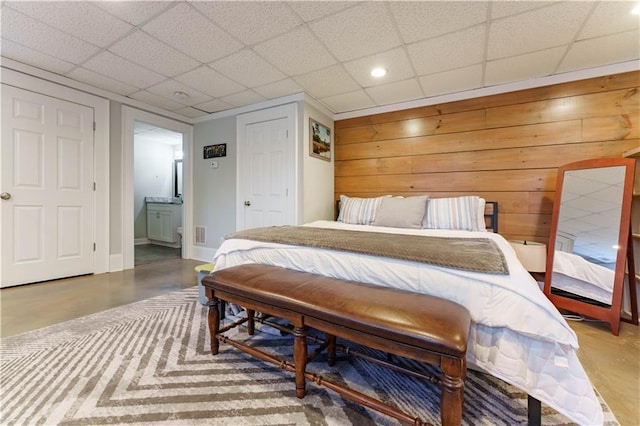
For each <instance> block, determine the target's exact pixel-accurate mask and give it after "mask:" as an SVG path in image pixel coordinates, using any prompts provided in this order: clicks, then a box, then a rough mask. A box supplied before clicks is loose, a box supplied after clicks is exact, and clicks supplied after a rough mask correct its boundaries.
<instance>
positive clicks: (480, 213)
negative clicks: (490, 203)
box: [477, 197, 487, 231]
mask: <svg viewBox="0 0 640 426" xmlns="http://www.w3.org/2000/svg"><path fill="white" fill-rule="evenodd" d="M478 201H479V202H478V229H477V230H478V231H486V230H487V224H486V222H485V221H484V209H485V207H486V205H487V202H486V201H485V199H484V198H482V197H481V198H479V199H478Z"/></svg>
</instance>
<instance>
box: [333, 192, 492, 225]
mask: <svg viewBox="0 0 640 426" xmlns="http://www.w3.org/2000/svg"><path fill="white" fill-rule="evenodd" d="M339 214H340V200H336V217H335V220H338V215H339ZM484 223H485V226H486V227H487V231H489V232H495V233H498V202H497V201H486V202H485V205H484Z"/></svg>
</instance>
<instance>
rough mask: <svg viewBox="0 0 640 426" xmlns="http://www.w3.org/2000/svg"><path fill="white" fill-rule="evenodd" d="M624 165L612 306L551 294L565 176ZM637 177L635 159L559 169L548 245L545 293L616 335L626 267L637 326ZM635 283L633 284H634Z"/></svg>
mask: <svg viewBox="0 0 640 426" xmlns="http://www.w3.org/2000/svg"><path fill="white" fill-rule="evenodd" d="M615 166H624V167H625V175H624V187H623V193H622V210H621V218H620V229H619V233H618V246H619V247H620V249H619V250H618V253H617V256H616V269H615V274H614V282H613V296H612V300H611V306H609V307H603V306H597V305H592V304H590V303H586V302H582V301H579V300H576V299H572V298H570V297H566V296H562V295H559V294H552V293H551V277H552V271H553V254H554V253H555V245H556V235H557V232H558V220H559V213H560V203H561V201H562V187H563V184H564V176H565V173H566V172H568V171H572V170H585V169H593V168H601V167H615ZM634 175H635V160H634V159H632V158H598V159H594V160H583V161H578V162H575V163H571V164H566V165H564V166H562V167H559V168H558V178H557V184H556V193H555V201H554V203H553V214H552V219H551V234H550V238H549V244H548V253H547V268H546V271H547V272H546V274H545V280H544V294H545V295H546V296H547V298H548V299H549V300H550V301H551V302H552V303H553V304H554V305H555V306H556V307H557V308H559V309H566V310H568V311H571V312H574V313H577V314H581V315H585V316H587V317H589V318H594V319H599V320H602V321H605V322H607V323H609V326H610V327H611V331H612V333H613V334H614V335H616V336H617V335H618V333H619V330H620V320H621V307H622V294H623V287H624V276H625V270H626V268H625V266H626V265H627V264H628V266H629V277H630V279H629V287H630V290H632V291H630V295H631V297H630V299H631V311H632V317H633V319H632V321H630V322H635V324H637V323H638V313H637V312H638V307H637V300H636V293H635V291H636V289H635V270H634V262H633V244H632V243H631V203H632V196H633V183H634ZM632 283H633V285H632Z"/></svg>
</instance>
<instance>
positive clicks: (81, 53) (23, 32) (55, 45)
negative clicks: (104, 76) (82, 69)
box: [0, 5, 98, 63]
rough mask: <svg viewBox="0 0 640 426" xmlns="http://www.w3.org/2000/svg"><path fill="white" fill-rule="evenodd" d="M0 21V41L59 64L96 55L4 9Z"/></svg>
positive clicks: (67, 37)
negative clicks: (45, 56) (5, 41)
mask: <svg viewBox="0 0 640 426" xmlns="http://www.w3.org/2000/svg"><path fill="white" fill-rule="evenodd" d="M0 19H1V24H2V25H1V26H0V27H1V28H2V38H3V39H6V40H11V41H13V42H16V43H18V44H20V45H22V46H26V47H29V48H31V49H33V50H35V51H38V52H41V53H46V54H48V55H51V56H54V57H56V58H59V59H61V60H64V61H68V62H73V63H78V62H82V61H84V60H86V59H87V58H89V57H90V56H91V55H94V54H95V53H96V52H98V48H97V47H96V46H94V45H92V44H89V43H87V42H86V41H83V40H80V39H78V38H76V37H73V36H70V35H69V34H67V33H64V32H62V31H60V30H58V29H56V28H53V27H51V26H49V25H46V24H43V23H42V22H40V21H37V20H35V19H33V18H30V17H27V16H25V15H23V14H22V13H19V12H16V11H14V10H13V9H11V8H10V7H8V5H5V6H3V7H2V14H1V17H0Z"/></svg>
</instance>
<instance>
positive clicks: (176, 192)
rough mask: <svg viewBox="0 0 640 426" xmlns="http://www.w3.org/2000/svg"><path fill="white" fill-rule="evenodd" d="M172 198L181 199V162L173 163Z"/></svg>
mask: <svg viewBox="0 0 640 426" xmlns="http://www.w3.org/2000/svg"><path fill="white" fill-rule="evenodd" d="M173 196H174V197H182V160H175V161H174V163H173Z"/></svg>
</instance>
